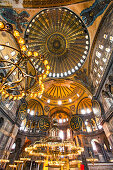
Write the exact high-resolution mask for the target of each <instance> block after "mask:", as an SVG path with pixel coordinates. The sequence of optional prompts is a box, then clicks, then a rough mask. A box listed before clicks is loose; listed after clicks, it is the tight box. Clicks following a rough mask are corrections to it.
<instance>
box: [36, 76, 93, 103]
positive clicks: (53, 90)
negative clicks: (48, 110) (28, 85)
mask: <svg viewBox="0 0 113 170" xmlns="http://www.w3.org/2000/svg"><path fill="white" fill-rule="evenodd" d="M36 88H37V87H36ZM36 88H35V90H36ZM84 95H85V96H88V95H90V93H89V92H88V91H87V90H86V89H85V88H84V87H83V86H82V85H81V84H79V83H77V82H73V81H70V80H61V79H60V80H57V81H56V80H50V81H46V82H45V91H44V93H43V95H42V96H41V98H40V100H41V101H43V102H45V103H48V104H50V105H57V106H58V105H61V104H63V105H65V104H71V103H73V102H75V101H78V100H80V98H82V97H83V96H84ZM59 101H60V102H61V103H59Z"/></svg>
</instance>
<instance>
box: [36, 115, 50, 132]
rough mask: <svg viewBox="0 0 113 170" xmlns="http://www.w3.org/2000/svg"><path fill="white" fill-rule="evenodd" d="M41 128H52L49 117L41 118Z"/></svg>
mask: <svg viewBox="0 0 113 170" xmlns="http://www.w3.org/2000/svg"><path fill="white" fill-rule="evenodd" d="M39 128H40V130H42V131H44V132H46V131H48V130H49V128H50V121H49V119H48V118H41V119H40V120H39Z"/></svg>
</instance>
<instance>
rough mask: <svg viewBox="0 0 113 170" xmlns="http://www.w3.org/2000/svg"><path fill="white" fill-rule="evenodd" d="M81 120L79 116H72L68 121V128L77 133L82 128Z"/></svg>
mask: <svg viewBox="0 0 113 170" xmlns="http://www.w3.org/2000/svg"><path fill="white" fill-rule="evenodd" d="M82 124H83V120H82V118H81V117H80V116H78V115H74V116H73V117H72V118H71V120H70V127H71V129H72V130H74V131H79V130H81V128H82Z"/></svg>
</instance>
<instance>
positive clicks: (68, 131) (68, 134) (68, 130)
mask: <svg viewBox="0 0 113 170" xmlns="http://www.w3.org/2000/svg"><path fill="white" fill-rule="evenodd" d="M70 136H71V135H70V129H67V138H68V139H69V138H70Z"/></svg>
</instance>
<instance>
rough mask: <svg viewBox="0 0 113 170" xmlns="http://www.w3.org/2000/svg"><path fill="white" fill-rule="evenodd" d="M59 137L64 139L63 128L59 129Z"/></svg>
mask: <svg viewBox="0 0 113 170" xmlns="http://www.w3.org/2000/svg"><path fill="white" fill-rule="evenodd" d="M59 137H60V138H61V139H62V140H63V139H64V133H63V131H62V130H60V131H59Z"/></svg>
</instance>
